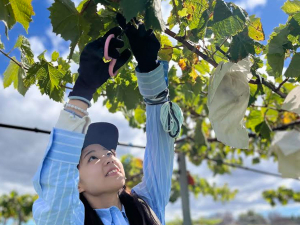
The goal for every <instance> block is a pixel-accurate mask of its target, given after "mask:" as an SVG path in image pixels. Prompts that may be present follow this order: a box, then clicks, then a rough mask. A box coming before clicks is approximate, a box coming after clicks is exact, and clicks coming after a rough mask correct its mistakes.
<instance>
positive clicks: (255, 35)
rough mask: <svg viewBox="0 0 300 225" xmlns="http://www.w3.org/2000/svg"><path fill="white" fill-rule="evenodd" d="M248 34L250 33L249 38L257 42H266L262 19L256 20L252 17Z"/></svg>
mask: <svg viewBox="0 0 300 225" xmlns="http://www.w3.org/2000/svg"><path fill="white" fill-rule="evenodd" d="M248 32H249V37H250V38H252V39H254V40H256V41H263V40H265V33H264V30H263V27H262V24H261V21H260V18H255V16H254V15H252V16H251V17H250V24H249V27H248Z"/></svg>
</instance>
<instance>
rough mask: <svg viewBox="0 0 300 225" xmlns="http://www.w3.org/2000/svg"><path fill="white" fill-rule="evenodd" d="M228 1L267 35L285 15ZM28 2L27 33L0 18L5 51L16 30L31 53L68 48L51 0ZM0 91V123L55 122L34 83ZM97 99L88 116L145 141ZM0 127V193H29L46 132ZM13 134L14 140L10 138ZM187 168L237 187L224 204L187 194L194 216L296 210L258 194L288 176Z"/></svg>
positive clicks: (268, 4) (267, 165)
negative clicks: (55, 28) (55, 25)
mask: <svg viewBox="0 0 300 225" xmlns="http://www.w3.org/2000/svg"><path fill="white" fill-rule="evenodd" d="M78 2H79V0H77V1H76V5H77V4H78ZM234 2H236V3H237V4H239V5H241V6H243V7H245V8H246V10H247V11H248V12H249V14H250V15H252V14H256V15H257V16H259V17H261V19H262V23H263V26H264V30H265V33H266V38H267V39H268V37H269V35H270V34H271V33H272V31H273V28H274V27H276V26H278V25H279V24H280V23H281V24H284V23H285V22H286V20H287V15H285V14H284V13H283V12H282V10H281V9H280V7H281V6H282V5H283V3H284V1H283V0H237V1H234ZM32 4H33V7H34V11H35V13H36V15H35V16H34V17H33V22H32V23H31V24H30V27H29V35H27V34H26V32H25V30H24V29H23V27H22V26H21V25H20V24H17V25H15V26H14V28H13V29H12V30H11V31H9V38H10V40H9V41H8V40H7V39H6V37H5V33H4V25H3V23H1V22H0V35H1V40H2V42H3V43H4V45H5V47H6V48H5V52H8V51H10V49H11V48H12V47H13V46H14V44H15V41H16V40H17V37H18V35H19V34H22V35H24V36H26V37H27V38H28V39H29V41H30V43H31V47H32V50H33V52H34V54H35V56H37V55H38V54H40V53H41V52H43V51H44V50H45V49H48V52H47V53H46V57H48V58H49V56H50V55H51V53H52V52H53V51H54V50H56V51H58V52H59V53H60V55H62V56H64V57H66V56H67V55H68V53H69V51H68V46H69V44H70V43H69V42H66V41H64V40H63V39H62V38H60V37H58V36H56V35H55V34H54V33H53V32H52V27H51V24H50V19H49V11H48V10H47V8H48V7H49V6H50V5H51V0H45V1H40V0H33V2H32ZM162 9H163V15H164V20H165V21H166V20H167V17H168V16H169V11H170V9H171V7H170V6H169V5H168V2H167V1H163V2H162ZM176 29H177V28H176V27H175V28H173V31H175V32H176ZM172 41H174V40H172ZM11 55H13V56H17V58H18V59H19V52H18V50H14V51H13V52H12V53H11ZM0 62H1V63H0V75H1V76H2V74H3V73H4V71H5V69H6V67H7V66H8V63H9V59H8V58H6V57H5V56H4V55H2V54H1V55H0ZM77 68H78V65H76V64H72V71H73V72H75V71H76V70H77ZM0 96H1V98H0V99H1V100H0V103H1V105H2V106H3V105H4V106H5V107H3V108H1V110H0V123H8V124H14V125H20V126H27V127H38V128H40V129H45V130H50V129H51V128H52V127H53V126H54V125H55V122H56V120H57V118H58V115H59V112H60V110H61V109H62V104H59V103H56V102H54V101H52V100H50V99H49V98H48V97H47V96H45V95H43V96H42V95H41V94H40V93H39V91H38V89H37V88H36V87H32V88H30V89H29V91H28V93H27V94H26V96H25V97H23V96H21V95H20V94H18V92H17V91H16V90H14V89H13V88H12V87H9V88H6V89H3V85H0ZM65 99H66V98H65ZM102 101H103V99H100V102H98V103H97V104H95V105H94V106H93V107H92V108H91V109H90V117H91V119H92V121H93V122H98V121H107V122H112V123H114V124H116V125H117V126H118V128H119V130H120V141H121V142H126V143H133V144H138V145H145V143H146V136H145V134H144V133H143V132H142V131H141V130H138V129H133V128H130V127H129V126H128V122H127V121H126V120H125V119H124V117H123V115H122V114H121V113H116V114H111V113H109V112H108V111H107V109H106V108H105V107H103V106H102ZM0 132H1V136H0V149H8V150H9V151H4V153H3V155H2V157H1V158H0V180H1V183H2V185H1V186H0V194H2V193H8V192H9V191H10V190H11V189H16V190H18V191H19V193H26V192H29V193H34V189H33V187H32V185H31V178H32V176H33V174H34V173H35V171H36V169H37V167H38V165H39V163H40V160H41V159H42V157H43V153H44V149H45V148H46V146H47V142H48V136H47V135H44V134H35V133H27V132H23V131H15V130H7V129H6V130H4V129H3V128H0ZM16 139H17V140H18V141H16ZM118 151H119V155H120V156H121V155H123V154H125V153H128V152H129V153H132V154H134V155H135V156H137V157H140V158H143V151H141V150H137V149H133V148H129V149H128V148H124V147H120V148H119V150H118ZM245 165H246V166H249V167H254V166H252V165H251V159H250V158H249V159H245ZM187 167H188V169H189V170H190V171H191V172H192V173H196V174H199V175H200V176H202V177H205V178H207V179H208V180H209V181H210V182H216V183H217V184H218V185H223V184H225V183H228V184H229V186H230V187H232V188H233V189H234V188H237V189H239V190H240V192H239V194H238V195H237V197H236V199H235V200H234V201H232V202H230V203H227V204H222V203H216V202H214V201H213V200H212V198H211V197H203V196H199V198H198V199H196V198H194V197H193V196H190V199H191V202H190V204H191V212H192V215H193V217H194V218H197V217H199V216H207V215H211V214H214V213H217V212H226V211H230V212H232V213H234V215H237V214H238V213H241V212H245V211H247V210H248V209H254V210H257V211H259V212H260V213H263V214H264V215H267V214H268V213H269V212H274V211H276V212H279V213H282V214H284V215H300V208H299V204H295V203H291V204H289V205H288V206H286V207H283V206H280V205H278V206H277V207H275V208H272V207H271V206H269V205H268V204H267V203H266V202H265V201H264V200H263V199H262V196H261V192H262V191H263V190H265V189H272V188H277V187H279V186H280V185H285V186H287V187H290V188H293V189H295V190H297V191H300V188H299V182H296V181H293V180H291V179H280V178H273V177H267V176H264V175H258V174H254V173H251V172H245V171H241V170H234V171H232V174H231V175H224V176H215V177H213V174H212V172H211V171H210V170H209V169H208V168H207V165H206V164H205V163H203V164H202V165H201V166H199V167H196V166H194V165H192V164H191V163H189V162H188V164H187ZM174 168H177V165H176V159H174ZM255 168H256V169H261V170H267V171H270V172H273V173H276V172H277V164H276V163H274V162H273V161H272V159H270V160H266V161H264V163H262V164H260V165H259V166H256V167H255ZM19 171H23V173H22V174H20V173H19ZM174 215H176V216H178V217H181V203H180V201H177V202H176V203H174V204H169V205H168V206H167V208H166V219H167V220H170V219H172V218H174Z"/></svg>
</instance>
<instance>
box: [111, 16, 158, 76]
mask: <svg viewBox="0 0 300 225" xmlns="http://www.w3.org/2000/svg"><path fill="white" fill-rule="evenodd" d="M116 19H117V21H118V23H119V25H120V26H121V27H122V28H123V30H124V31H125V34H126V36H127V37H128V40H129V43H130V47H131V51H132V53H133V55H134V56H135V58H136V61H137V62H138V68H139V70H140V72H142V73H144V72H150V71H152V70H154V69H155V68H156V67H158V66H159V64H158V63H157V61H156V60H157V55H158V51H159V49H160V47H161V45H160V43H159V41H158V39H157V38H156V37H155V34H154V33H153V30H152V29H149V30H147V31H146V29H145V25H144V24H143V23H142V22H139V21H137V23H138V29H136V28H135V26H134V25H132V24H131V23H130V22H129V23H127V24H126V19H125V18H124V17H123V15H122V14H120V13H118V14H117V16H116Z"/></svg>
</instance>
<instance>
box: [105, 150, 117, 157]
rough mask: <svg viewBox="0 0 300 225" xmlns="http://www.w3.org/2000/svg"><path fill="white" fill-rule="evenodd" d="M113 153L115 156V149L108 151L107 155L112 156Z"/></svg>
mask: <svg viewBox="0 0 300 225" xmlns="http://www.w3.org/2000/svg"><path fill="white" fill-rule="evenodd" d="M112 154H113V155H114V156H115V155H116V154H115V153H114V152H113V151H108V152H107V154H106V155H109V156H111V155H112Z"/></svg>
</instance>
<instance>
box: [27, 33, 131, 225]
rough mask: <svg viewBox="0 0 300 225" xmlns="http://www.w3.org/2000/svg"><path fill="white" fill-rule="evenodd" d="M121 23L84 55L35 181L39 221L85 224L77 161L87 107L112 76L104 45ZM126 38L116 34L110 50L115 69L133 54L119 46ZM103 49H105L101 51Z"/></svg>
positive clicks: (86, 123)
mask: <svg viewBox="0 0 300 225" xmlns="http://www.w3.org/2000/svg"><path fill="white" fill-rule="evenodd" d="M120 33H121V29H120V28H119V27H115V28H112V29H111V30H109V31H108V32H107V33H106V34H105V35H104V36H103V37H101V38H99V39H98V40H95V41H93V42H91V43H89V44H87V45H86V47H85V48H84V50H83V52H82V53H81V55H80V64H79V69H78V72H79V77H78V79H77V80H76V82H75V85H74V88H73V91H72V92H71V93H70V94H69V99H70V101H69V104H71V105H72V106H66V107H65V109H63V110H62V111H61V113H60V116H59V119H58V121H57V123H56V125H55V127H54V128H53V129H52V131H51V134H50V138H49V143H48V145H47V148H46V151H45V154H44V157H43V159H42V162H41V164H40V166H39V168H38V170H37V171H36V173H35V175H34V177H33V179H32V183H33V186H34V189H35V190H36V192H37V194H38V195H39V198H38V199H37V200H36V201H35V202H34V204H33V207H32V212H33V218H34V220H35V223H36V224H37V225H55V224H56V225H57V224H63V225H83V224H84V205H83V203H82V202H81V201H80V199H79V191H78V182H79V171H78V169H77V165H78V163H79V159H80V156H81V149H82V146H83V143H84V138H85V133H86V131H87V128H88V126H89V124H90V118H89V117H88V115H86V113H87V112H86V110H87V108H88V107H89V106H91V103H90V101H91V99H92V96H93V94H94V92H95V91H96V90H97V89H98V88H99V87H100V86H101V85H102V84H103V83H105V82H106V81H107V80H108V78H109V77H110V76H109V69H108V67H109V65H108V64H106V63H104V62H103V60H102V57H103V54H102V53H103V48H104V43H105V40H106V38H107V37H108V35H110V34H114V35H115V36H116V37H117V36H118V35H119V34H120ZM122 44H123V45H124V43H123V41H121V40H119V39H118V40H117V39H116V38H113V39H112V40H111V45H109V49H108V53H109V55H111V53H113V54H114V55H115V56H116V57H117V58H118V60H117V62H116V65H115V68H114V72H115V71H116V70H118V69H119V68H120V67H121V66H123V65H124V64H125V63H126V62H127V61H128V59H129V57H130V51H128V50H124V51H123V52H122V53H121V54H120V55H119V56H118V54H119V53H118V52H117V50H116V48H119V47H121V46H120V45H122ZM101 52H102V53H101Z"/></svg>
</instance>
